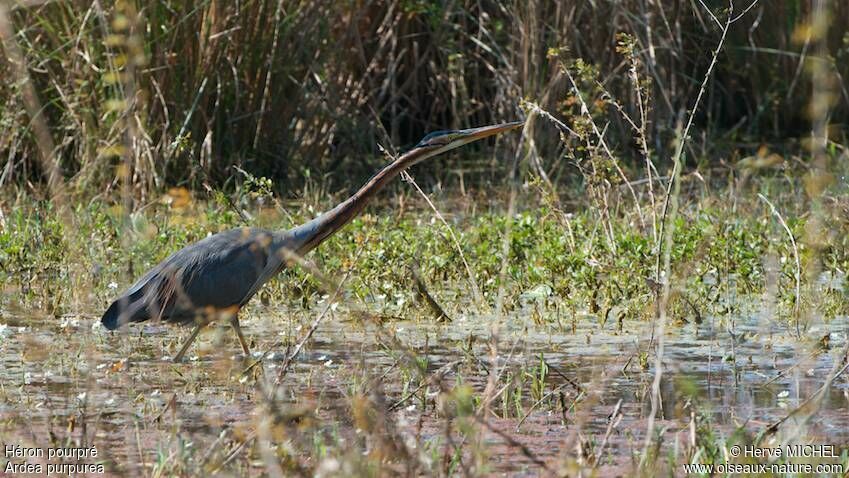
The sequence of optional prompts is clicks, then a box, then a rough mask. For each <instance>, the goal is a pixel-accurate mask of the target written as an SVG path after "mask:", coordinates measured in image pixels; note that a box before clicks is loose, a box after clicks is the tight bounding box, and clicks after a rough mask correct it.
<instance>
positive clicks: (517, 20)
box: [0, 0, 849, 198]
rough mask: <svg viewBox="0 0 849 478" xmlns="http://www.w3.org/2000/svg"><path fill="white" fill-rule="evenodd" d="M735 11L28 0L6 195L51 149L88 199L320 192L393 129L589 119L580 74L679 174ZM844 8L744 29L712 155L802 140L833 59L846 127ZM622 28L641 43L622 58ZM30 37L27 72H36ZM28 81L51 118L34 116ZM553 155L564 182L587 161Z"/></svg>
mask: <svg viewBox="0 0 849 478" xmlns="http://www.w3.org/2000/svg"><path fill="white" fill-rule="evenodd" d="M723 6H724V4H721V2H720V5H718V7H717V8H716V9H715V14H714V13H713V12H708V11H707V10H706V9H704V8H702V7H701V6H700V5H698V4H697V3H696V2H685V1H663V2H650V1H647V0H628V1H623V2H565V1H559V0H558V1H548V2H543V1H539V0H529V1H526V2H515V3H502V2H489V1H486V2H477V1H471V0H464V1H459V2H449V3H447V4H441V3H433V2H427V1H420V0H384V1H368V0H360V1H351V2H336V1H329V0H320V1H294V0H280V1H272V0H257V1H251V2H222V1H218V0H209V1H205V2H187V1H177V0H168V1H155V2H126V1H116V0H108V1H98V2H45V3H41V2H30V3H15V2H13V3H12V4H11V8H10V9H9V10H10V11H9V15H8V17H9V20H10V22H11V23H10V24H11V26H12V29H11V31H13V32H14V36H13V37H10V38H6V39H5V40H4V45H5V47H4V53H5V54H4V55H3V60H2V62H0V74H2V75H3V77H4V78H8V79H9V80H10V81H6V82H3V84H2V85H0V125H2V132H0V166H2V168H0V184H3V185H7V184H18V185H25V184H27V183H28V182H29V183H31V184H33V185H36V186H37V185H38V184H41V183H44V182H45V178H47V177H49V174H50V171H46V170H45V169H47V167H48V166H47V165H46V164H47V163H39V161H38V159H37V158H38V157H39V153H38V148H39V144H40V143H41V146H40V147H41V148H42V150H43V149H44V148H49V149H50V151H47V153H50V156H51V160H52V161H53V162H54V164H55V165H58V167H59V170H61V172H62V175H63V176H64V177H65V178H66V179H68V180H70V182H71V184H72V189H73V190H74V191H76V192H88V193H89V194H88V195H91V194H93V193H95V192H102V191H106V192H109V191H111V190H114V189H115V188H117V186H118V184H119V182H117V181H116V178H122V177H126V178H127V179H128V180H129V181H128V182H129V184H130V185H131V186H132V192H133V194H134V196H136V197H142V198H143V197H145V196H146V194H147V193H148V192H150V191H152V190H155V189H161V188H163V187H166V186H169V185H174V184H178V183H181V184H190V185H192V186H195V187H198V186H200V185H201V184H203V183H212V184H214V185H221V184H224V183H226V182H227V181H228V179H229V178H230V177H231V176H232V175H233V174H234V169H233V167H234V166H241V167H243V168H245V169H247V170H250V171H252V172H254V173H256V174H258V175H262V176H266V177H270V178H273V179H275V180H276V181H277V182H278V183H280V184H283V185H297V184H300V183H301V181H302V180H303V178H304V177H305V171H306V170H310V171H312V172H325V171H329V172H330V173H329V174H334V175H337V176H339V177H338V178H332V179H337V180H339V181H344V180H345V179H346V178H350V177H352V176H357V175H362V174H366V173H368V172H370V171H371V169H372V166H373V164H369V163H374V162H379V161H381V160H382V159H381V155H380V154H379V151H378V149H377V145H376V143H377V141H378V138H381V136H380V135H379V134H378V132H379V131H380V128H381V127H385V130H386V131H387V132H388V133H389V139H390V140H391V141H392V142H393V143H395V144H396V146H403V145H405V144H409V143H410V142H411V141H414V140H415V139H417V138H419V137H420V136H421V135H422V133H423V132H425V131H427V130H431V129H436V128H445V127H450V128H456V127H463V126H470V125H476V124H482V123H489V122H494V121H500V120H507V119H513V118H515V117H517V116H519V115H520V112H519V111H518V107H517V104H518V102H519V101H518V100H519V99H520V98H523V97H524V98H528V99H531V100H533V101H534V102H536V103H538V104H539V105H540V106H541V107H542V108H544V109H545V110H547V111H552V112H554V113H556V114H560V115H562V116H563V117H565V118H570V119H569V120H568V121H567V122H568V123H569V124H570V126H572V127H577V126H580V124H574V122H575V121H576V120H574V119H571V118H580V117H581V114H580V113H581V111H580V108H581V105H580V103H579V102H578V101H576V100H575V98H574V97H573V95H571V94H569V93H568V91H569V89H570V87H571V86H572V85H570V83H569V81H568V78H567V77H566V75H564V74H563V73H564V70H563V66H564V65H565V66H567V67H568V68H570V69H571V71H573V72H576V73H577V72H578V71H579V70H580V71H581V72H582V73H583V74H582V75H579V76H578V84H577V85H576V86H577V87H578V88H579V90H580V91H581V92H582V96H583V97H585V99H586V103H587V104H588V105H589V106H590V112H591V113H592V114H593V116H594V117H596V118H598V119H599V120H601V119H602V118H604V120H605V121H604V125H605V135H606V138H607V141H608V142H609V143H610V146H611V148H612V149H613V150H614V151H615V152H616V154H617V156H618V157H622V159H623V161H624V162H625V166H626V167H628V166H639V165H640V164H641V163H640V162H641V160H642V159H643V156H644V153H645V152H648V151H651V154H652V155H654V156H656V157H658V158H660V159H661V161H664V162H665V161H668V159H667V158H668V157H669V156H670V155H671V153H672V150H673V147H672V146H671V145H672V143H673V142H674V138H675V132H674V129H675V124H676V123H677V122H678V121H679V120H680V118H681V117H682V115H684V114H686V110H687V108H688V107H689V106H690V105H689V104H688V99H689V98H692V97H693V94H694V93H695V92H696V91H697V90H698V87H699V80H698V78H699V74H700V73H699V72H702V71H704V70H705V67H706V66H707V65H706V63H705V62H706V59H705V55H703V54H701V52H703V49H704V44H705V41H706V40H707V39H709V38H713V37H714V36H715V33H716V32H717V31H718V29H719V27H718V26H717V25H716V24H715V22H714V20H715V18H716V17H722V14H721V12H720V10H721V9H722V8H723ZM742 8H743V7H741V6H738V7H737V10H738V11H740V10H742ZM832 8H833V12H832V16H831V18H832V25H831V28H830V29H829V30H828V38H827V41H826V42H825V48H824V49H822V48H821V49H818V50H817V51H813V50H811V48H810V39H811V37H812V31H811V28H810V27H809V26H808V25H809V24H808V22H807V18H808V16H809V15H810V5H809V2H803V1H799V0H793V1H783V2H777V3H775V2H773V3H770V4H769V5H766V4H762V5H755V6H754V7H753V8H752V10H751V11H749V12H747V14H746V16H745V17H743V18H741V19H740V22H739V24H738V25H737V26H736V27H735V28H734V29H733V30H732V31H731V32H729V38H728V47H727V48H726V49H725V50H724V51H723V53H722V57H721V58H720V61H719V64H718V66H717V71H716V74H715V75H714V77H713V78H712V79H711V81H710V83H709V84H708V90H707V94H708V96H709V97H708V98H707V101H706V105H707V107H706V108H705V109H704V110H703V111H702V112H700V113H699V114H698V117H697V127H696V128H695V130H694V139H695V140H694V141H693V143H692V144H691V146H690V148H691V149H692V151H693V152H697V153H699V154H697V155H696V159H697V158H698V156H704V155H706V154H707V153H709V152H712V151H715V150H717V149H719V150H721V151H729V150H734V149H735V148H740V147H742V148H746V147H750V146H751V145H750V144H749V143H750V142H755V144H756V142H760V141H763V140H778V141H781V142H784V140H786V139H788V138H792V137H799V136H802V135H803V132H804V131H806V128H807V127H808V125H809V123H810V120H809V117H808V116H807V115H806V108H805V107H804V106H805V105H807V104H808V103H809V99H810V91H811V88H810V82H809V81H810V80H809V75H807V74H805V73H806V71H805V68H806V66H808V65H811V64H814V63H817V62H819V63H822V64H823V65H825V66H826V68H825V69H826V70H827V74H828V75H829V77H830V78H831V80H830V81H833V82H834V83H835V84H836V85H841V84H842V85H843V86H842V87H838V88H836V91H837V93H838V95H839V98H837V99H836V101H835V102H834V103H835V104H834V108H833V110H832V114H831V121H830V124H831V125H835V124H837V125H839V124H845V122H846V120H847V111H849V108H847V106H849V94H847V91H846V87H845V81H843V82H842V83H841V81H842V79H843V78H846V76H847V74H849V62H847V61H845V59H846V57H847V55H849V37H846V34H845V32H846V31H847V26H849V7H848V6H847V5H846V4H845V3H844V2H836V3H835V4H834V5H833V6H832ZM813 33H815V32H813ZM623 34H624V35H625V36H624V37H623ZM623 38H626V39H627V41H626V42H625V43H627V44H628V45H629V46H628V49H627V50H622V48H617V45H619V46H621V45H622V44H623ZM10 47H14V48H17V49H18V50H20V52H21V56H22V58H23V60H24V61H25V68H23V69H16V66H15V64H14V63H15V61H14V58H13V57H14V55H13V54H12V53H13V50H12V49H10ZM578 60H580V61H578ZM634 65H637V66H636V68H637V69H639V76H640V78H641V81H642V82H643V84H642V85H640V87H639V88H634V86H635V85H634V84H633V82H632V80H633V76H632V75H629V74H628V71H629V69H631V68H632V67H634ZM22 71H23V72H25V73H26V74H27V75H26V76H22V75H21V72H22ZM26 78H29V79H31V82H32V85H33V92H34V96H33V99H35V100H37V101H39V104H40V105H41V107H40V108H39V109H37V110H33V109H32V108H28V107H27V106H26V105H27V101H28V99H27V98H28V93H27V88H28V87H27V86H26V83H27V81H29V80H26ZM639 91H643V92H644V96H640V95H639V94H638V93H637V92H639ZM610 98H616V99H617V100H616V108H621V109H622V111H624V112H626V113H627V114H628V115H629V116H630V117H631V118H644V120H645V121H643V122H642V125H643V128H644V138H645V142H644V144H643V145H642V146H641V145H640V144H635V142H634V141H633V138H634V135H633V132H632V128H631V126H632V125H630V124H629V123H628V122H627V121H625V120H624V119H623V118H622V117H620V116H618V115H607V113H609V112H610V111H611V110H612V109H613V108H614V105H613V103H612V102H610V101H608V100H609V99H610ZM641 108H645V110H644V111H641ZM39 118H40V119H39ZM40 121H41V122H43V124H45V125H46V128H47V129H48V131H49V136H50V139H51V140H52V144H51V143H49V142H47V143H45V137H44V135H43V134H42V132H40V130H39V126H38V125H39V124H40ZM378 123H379V124H378ZM831 132H832V134H844V133H842V132H840V131H839V128H835V127H833V126H832V129H831ZM39 138H40V139H39ZM573 143H574V140H570V143H568V144H567V145H566V146H567V147H572V146H579V144H573ZM534 146H535V148H536V149H535V151H536V154H537V155H538V157H542V156H545V155H546V153H553V152H557V151H559V150H560V148H562V147H563V145H562V144H561V143H560V142H559V141H557V139H556V137H555V138H553V139H552V135H541V136H540V137H539V138H538V140H537V142H536V143H535V145H534ZM641 150H644V151H641ZM44 154H45V153H42V154H41V155H42V156H44ZM548 156H549V157H552V155H550V154H549V155H548ZM556 156H557V155H554V157H556ZM122 158H123V160H122ZM691 160H692V159H691ZM537 161H538V163H539V167H540V168H542V169H543V170H545V171H547V172H548V174H549V176H551V177H553V178H555V179H558V178H561V177H563V176H564V175H565V173H567V172H568V171H569V170H570V168H569V164H568V162H564V161H559V160H556V159H555V160H553V161H552V160H549V161H548V162H543V161H540V160H537ZM120 164H124V166H122V167H120V168H119V167H118V166H119V165H120ZM341 171H345V174H340V172H341ZM437 174H439V170H438V169H437ZM483 177H484V178H486V179H494V178H496V176H494V175H492V174H489V175H487V174H484V175H483ZM336 184H338V182H337V183H336Z"/></svg>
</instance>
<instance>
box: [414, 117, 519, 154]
mask: <svg viewBox="0 0 849 478" xmlns="http://www.w3.org/2000/svg"><path fill="white" fill-rule="evenodd" d="M523 124H524V121H514V122H512V123H502V124H495V125H490V126H482V127H480V128H470V129H460V130H445V131H434V132H433V133H430V134H428V135H427V136H425V137H424V138H422V140H421V141H419V143H418V144H417V145H416V146H415V147H414V148H413V149H411V150H410V151H409V152H408V153H407V155H413V156H415V160H414V161H415V162H416V163H418V162H419V161H422V160H424V159H426V158H430V157H433V156H436V155H437V154H442V153H444V152H446V151H450V150H452V149H455V148H459V147H460V146H463V145H464V144H469V143H472V142H475V141H477V140H480V139H483V138H486V137H488V136H493V135H496V134H498V133H502V132H504V131H510V130H512V129H516V128H520V127H522V125H523Z"/></svg>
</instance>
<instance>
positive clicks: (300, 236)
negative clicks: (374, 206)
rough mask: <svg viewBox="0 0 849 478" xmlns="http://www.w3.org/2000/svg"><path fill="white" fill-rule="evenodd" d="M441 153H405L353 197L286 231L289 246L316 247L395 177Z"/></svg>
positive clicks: (299, 248)
mask: <svg viewBox="0 0 849 478" xmlns="http://www.w3.org/2000/svg"><path fill="white" fill-rule="evenodd" d="M438 153H439V151H435V150H432V149H422V148H417V149H413V150H412V151H410V152H408V153H406V154H404V155H402V156H401V157H399V158H398V159H396V160H395V161H393V162H392V163H390V164H389V165H387V166H386V167H384V168H383V169H381V170H380V171H379V172H378V173H377V174H375V175H374V176H372V178H371V179H370V180H369V181H368V182H367V183H365V184H364V185H363V186H362V187H361V188H360V189H359V190H358V191H357V192H356V193H354V195H353V196H351V197H349V198H348V199H346V200H345V201H343V202H342V203H340V204H339V205H338V206H336V207H334V208H333V209H331V210H330V211H327V212H325V213H324V214H322V215H320V216H318V217H317V218H315V219H313V220H312V221H310V222H308V223H306V224H304V225H302V226H298V227H296V228H294V229H292V230H290V231H289V232H288V233H287V234H286V235H287V236H288V238H287V239H288V241H287V242H289V244H288V247H289V248H291V249H292V250H293V251H294V252H296V253H297V254H298V255H304V254H306V253H308V252H309V251H311V250H313V249H315V248H316V246H318V245H319V244H321V243H322V242H324V240H325V239H327V238H328V237H330V236H331V235H333V233H334V232H336V231H338V230H339V229H341V228H342V227H343V226H345V225H346V224H348V223H349V222H351V220H352V219H354V218H355V217H357V215H358V214H359V213H360V212H361V211H362V210H363V208H365V207H366V204H368V202H369V200H371V198H372V197H374V195H375V194H377V193H378V192H379V191H380V190H381V189H383V188H384V187H385V186H386V185H387V184H388V183H389V181H391V180H392V179H394V178H395V176H397V175H398V174H400V173H401V172H402V171H404V170H405V169H407V168H409V167H410V166H412V165H414V164H416V163H418V162H419V161H423V160H424V159H427V158H428V157H430V156H434V155H436V154H438Z"/></svg>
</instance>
